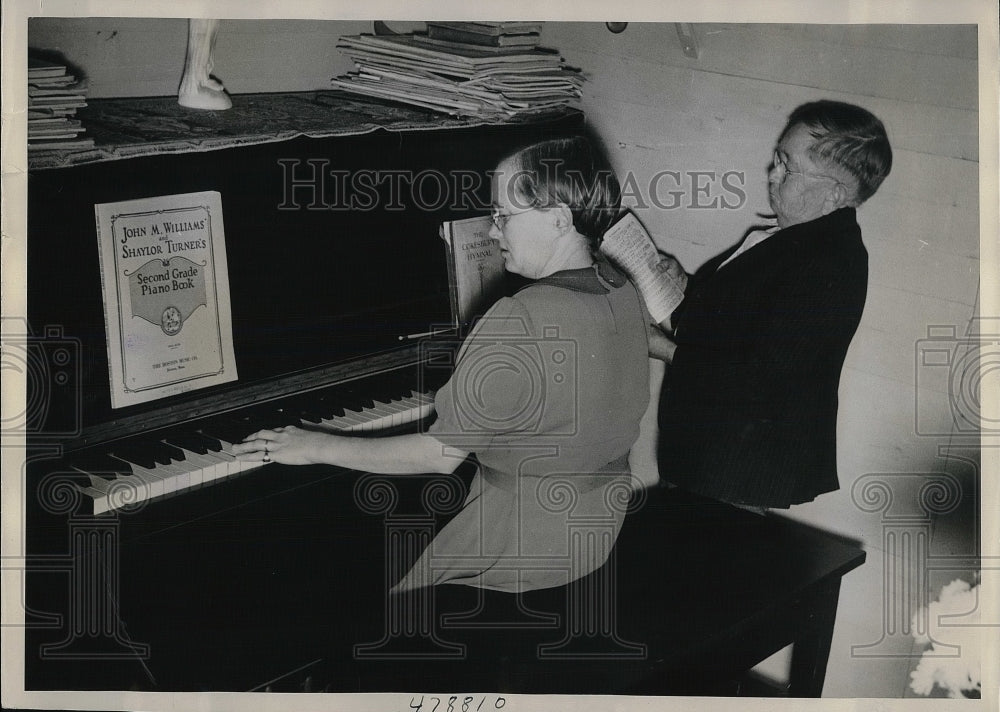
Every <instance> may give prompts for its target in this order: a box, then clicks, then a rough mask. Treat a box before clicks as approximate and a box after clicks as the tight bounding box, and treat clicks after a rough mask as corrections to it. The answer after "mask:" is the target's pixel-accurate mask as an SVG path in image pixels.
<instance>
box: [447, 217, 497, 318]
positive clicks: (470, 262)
mask: <svg viewBox="0 0 1000 712" xmlns="http://www.w3.org/2000/svg"><path fill="white" fill-rule="evenodd" d="M491 227H493V218H491V217H490V216H489V215H485V216H482V217H475V218H466V219H464V220H452V221H450V222H444V223H442V224H441V237H442V238H443V239H444V241H445V243H446V245H447V251H448V282H449V285H450V287H451V313H452V318H453V320H454V324H455V326H459V327H465V326H468V325H469V324H470V323H472V321H473V320H475V318H476V317H478V316H482V315H483V314H484V313H485V312H486V310H487V309H489V308H490V307H491V306H493V303H494V302H495V301H496V300H497V299H499V298H500V297H502V296H503V294H504V286H505V284H504V281H505V278H504V275H505V274H506V272H505V270H504V260H503V255H501V254H500V244H499V242H498V241H497V240H495V239H493V238H492V237H490V236H489V232H490V228H491Z"/></svg>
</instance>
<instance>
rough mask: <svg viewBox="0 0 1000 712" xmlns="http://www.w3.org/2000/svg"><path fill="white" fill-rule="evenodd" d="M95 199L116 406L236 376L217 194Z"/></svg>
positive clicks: (143, 400)
mask: <svg viewBox="0 0 1000 712" xmlns="http://www.w3.org/2000/svg"><path fill="white" fill-rule="evenodd" d="M94 209H95V212H96V217H97V237H98V243H99V246H100V258H101V282H102V286H103V291H104V318H105V323H106V326H107V335H108V368H109V371H110V376H111V405H112V407H114V408H121V407H123V406H128V405H134V404H136V403H144V402H146V401H151V400H155V399H158V398H163V397H165V396H170V395H176V394H178V393H185V392H187V391H191V390H195V389H199V388H205V387H207V386H214V385H217V384H220V383H226V382H228V381H233V380H235V379H236V362H235V357H234V354H233V327H232V315H231V312H230V306H229V270H228V267H227V265H226V238H225V232H224V230H223V225H222V199H221V197H220V196H219V194H218V193H216V192H203V193H187V194H183V195H163V196H158V197H154V198H145V199H141V200H129V201H124V202H120V203H103V204H98V205H95V206H94Z"/></svg>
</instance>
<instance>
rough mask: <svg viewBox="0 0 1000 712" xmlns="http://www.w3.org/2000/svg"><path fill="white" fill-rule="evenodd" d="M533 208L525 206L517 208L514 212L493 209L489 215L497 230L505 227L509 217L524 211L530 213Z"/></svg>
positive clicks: (521, 213)
mask: <svg viewBox="0 0 1000 712" xmlns="http://www.w3.org/2000/svg"><path fill="white" fill-rule="evenodd" d="M534 209H535V208H527V209H525V210H518V211H517V212H516V213H501V212H500V211H499V210H494V211H493V212H492V213H491V214H490V217H491V218H493V224H494V225H496V226H497V230H503V229H504V228H505V227H507V223H508V222H509V221H510V219H511V218H513V217H516V216H518V215H523V214H524V213H530V212H531V211H532V210H534Z"/></svg>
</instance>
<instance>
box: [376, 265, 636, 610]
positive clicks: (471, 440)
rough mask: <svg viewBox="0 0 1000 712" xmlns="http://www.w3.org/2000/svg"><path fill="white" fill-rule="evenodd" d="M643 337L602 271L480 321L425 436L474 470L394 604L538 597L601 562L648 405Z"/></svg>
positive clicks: (563, 279) (549, 281)
mask: <svg viewBox="0 0 1000 712" xmlns="http://www.w3.org/2000/svg"><path fill="white" fill-rule="evenodd" d="M647 324H648V317H647V316H646V312H645V310H644V308H643V305H642V302H641V299H640V297H639V295H638V293H637V291H636V289H635V288H634V287H633V285H632V284H631V283H630V282H628V281H627V280H626V279H625V278H624V277H623V276H622V275H621V274H620V273H619V272H617V271H616V270H614V268H612V267H611V266H610V265H608V264H607V263H604V262H599V263H597V265H595V266H594V267H591V268H585V269H577V270H566V271H562V272H557V273H555V274H553V275H550V276H549V277H546V278H543V279H541V280H538V281H536V282H533V283H532V284H530V285H529V286H527V287H525V288H524V289H522V290H521V291H519V292H518V293H517V294H515V295H514V296H513V297H510V298H504V299H501V300H500V301H498V302H497V303H496V304H495V305H494V306H493V307H492V308H491V309H490V310H489V311H488V312H487V313H486V314H485V315H484V317H483V318H482V319H481V320H480V321H479V322H478V323H477V325H476V327H475V329H474V330H473V332H472V334H471V335H470V336H469V338H468V339H467V340H466V341H465V343H464V344H463V345H462V348H461V350H460V352H459V354H458V358H457V363H456V366H455V370H454V373H453V375H452V377H451V379H450V380H449V381H448V383H446V384H445V385H444V386H443V387H441V388H440V389H439V390H438V392H437V395H436V397H435V406H436V411H437V419H436V420H435V421H434V423H433V424H432V425H431V426H430V427H429V428H428V430H427V434H428V435H430V436H432V437H434V438H436V439H437V440H438V441H440V443H441V446H442V448H444V452H445V453H447V450H448V447H449V446H451V447H454V448H458V449H460V451H469V452H473V453H475V456H476V459H477V460H478V464H479V471H478V473H477V474H476V476H475V478H474V479H473V481H472V483H471V485H470V489H469V493H468V496H467V498H466V500H465V502H464V504H463V505H462V507H461V509H460V510H459V511H458V513H457V514H456V515H455V516H454V518H453V519H451V521H449V522H448V523H447V524H446V525H445V526H444V527H443V528H442V529H441V531H439V532H438V534H437V535H436V536H435V537H434V539H433V540H432V542H431V544H430V545H429V546H428V547H427V549H426V550H425V551H424V552H423V554H422V555H421V556H420V558H419V559H418V561H417V562H416V564H414V566H413V567H412V568H411V569H410V571H409V572H408V573H407V574H406V575H405V576H404V577H403V579H402V580H401V581H400V582H399V583H398V584H397V585H396V586H395V587H394V588H393V591H396V592H398V591H402V590H408V589H413V588H419V587H421V586H426V585H435V584H442V583H456V584H465V585H469V586H477V587H481V588H488V589H496V590H501V591H510V592H515V591H527V590H531V589H538V588H549V587H553V586H560V585H563V584H566V583H568V582H569V581H572V580H575V579H577V578H580V577H582V576H585V575H587V574H588V573H590V572H592V571H594V570H595V569H597V568H598V567H600V566H601V565H602V564H603V563H604V562H605V561H606V560H607V558H608V555H609V553H610V551H611V548H612V546H613V545H614V542H615V540H616V538H617V536H618V532H619V530H620V529H621V525H622V521H623V520H624V517H625V510H626V506H627V503H628V500H629V496H630V493H631V491H632V483H631V480H630V477H629V473H628V462H627V458H628V452H629V448H630V447H631V445H632V443H633V442H634V441H635V439H636V437H637V435H638V432H639V420H640V418H641V417H642V415H643V413H644V411H645V410H646V405H647V402H648V400H649V390H648V359H647V352H648V346H647V345H648V341H647V333H646V328H647ZM458 456H460V453H459V455H458Z"/></svg>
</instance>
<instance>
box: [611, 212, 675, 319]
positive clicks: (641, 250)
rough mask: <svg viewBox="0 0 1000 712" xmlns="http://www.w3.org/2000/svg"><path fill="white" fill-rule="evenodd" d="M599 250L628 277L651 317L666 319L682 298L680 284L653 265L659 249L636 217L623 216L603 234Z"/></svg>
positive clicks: (656, 262)
mask: <svg viewBox="0 0 1000 712" xmlns="http://www.w3.org/2000/svg"><path fill="white" fill-rule="evenodd" d="M601 252H603V253H604V254H605V255H607V256H608V257H610V258H611V260H612V261H613V262H614V263H615V264H616V265H618V266H619V267H620V268H621V269H622V270H624V271H625V273H626V274H627V275H628V276H629V277H630V278H631V279H632V282H633V283H634V284H635V286H636V288H637V289H638V290H639V294H641V295H642V298H643V301H645V302H646V309H648V310H649V313H650V315H651V316H652V317H653V320H654V321H655V322H657V323H660V322H662V321H664V320H665V319H669V318H670V315H671V314H673V312H674V309H676V308H677V307H678V305H680V303H681V301H682V300H683V299H684V288H683V285H681V284H678V283H677V282H675V281H674V280H673V279H672V278H671V276H670V275H669V274H667V273H666V272H663V271H662V270H660V268H659V267H658V266H657V265H658V264H659V261H660V256H659V252H658V251H657V249H656V245H655V244H653V240H652V238H650V236H649V233H648V232H646V228H645V227H643V225H642V223H641V222H639V219H638V218H637V217H636V216H635V215H633V214H632V213H625V215H624V216H623V217H622V218H621V219H620V220H619V221H618V222H616V223H615V224H614V225H612V226H611V227H610V228H609V229H608V231H607V232H606V233H605V234H604V239H603V241H602V242H601Z"/></svg>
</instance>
